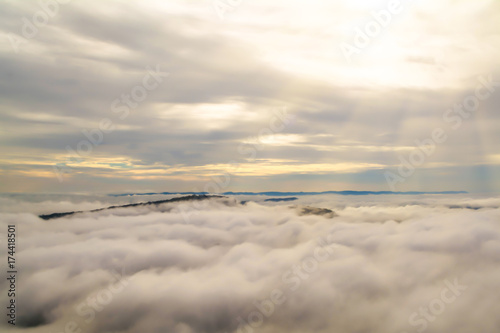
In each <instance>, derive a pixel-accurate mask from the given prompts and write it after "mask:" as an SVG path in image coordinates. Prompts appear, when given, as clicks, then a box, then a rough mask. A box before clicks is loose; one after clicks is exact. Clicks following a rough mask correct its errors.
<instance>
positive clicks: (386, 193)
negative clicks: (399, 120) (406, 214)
mask: <svg viewBox="0 0 500 333" xmlns="http://www.w3.org/2000/svg"><path fill="white" fill-rule="evenodd" d="M464 193H468V192H467V191H442V192H416V191H410V192H393V191H324V192H277V191H271V192H224V193H221V195H265V196H269V197H279V196H283V197H288V196H300V195H320V194H338V195H420V194H464ZM161 194H163V195H176V194H180V195H208V194H209V193H208V192H157V193H156V192H150V193H123V194H109V195H110V196H113V197H127V196H136V195H161Z"/></svg>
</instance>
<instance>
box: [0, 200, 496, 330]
mask: <svg viewBox="0 0 500 333" xmlns="http://www.w3.org/2000/svg"><path fill="white" fill-rule="evenodd" d="M158 197H163V198H166V197H170V196H158ZM241 198H243V199H245V196H243V197H241ZM139 199H140V198H139ZM238 199H240V197H238ZM251 199H252V200H256V202H247V203H246V204H245V205H227V204H224V203H222V202H221V203H219V202H217V200H215V201H210V202H204V203H203V204H201V203H200V205H197V206H195V205H188V206H184V208H181V206H173V209H171V210H169V211H167V212H166V211H158V210H156V209H151V210H149V211H148V210H143V208H144V207H141V210H140V211H138V210H137V207H131V208H128V209H125V208H124V209H117V210H112V211H108V212H104V211H101V212H96V213H93V214H84V215H75V216H73V217H71V218H61V219H56V220H51V221H43V220H41V219H39V218H38V217H36V215H35V214H33V213H30V211H32V212H35V211H36V212H39V211H40V207H42V206H43V205H50V206H53V207H54V208H56V206H59V207H58V209H59V208H61V207H67V208H69V207H72V209H76V210H82V209H84V208H87V207H95V206H107V205H109V204H111V203H113V204H120V203H121V204H124V203H129V202H131V201H130V200H137V198H134V197H119V198H116V197H95V196H85V195H79V196H65V200H66V202H61V201H59V200H60V199H57V197H56V196H52V198H51V196H47V197H43V196H32V197H29V196H14V197H13V196H10V198H3V201H2V202H3V203H4V204H5V205H8V206H10V207H11V212H10V213H6V212H4V213H2V214H1V220H2V225H3V227H2V233H3V234H2V237H5V234H4V232H5V230H7V225H9V224H16V225H17V232H18V251H17V253H16V256H17V261H18V265H19V271H20V274H19V275H18V278H19V280H18V291H19V294H18V297H17V302H18V323H17V324H18V325H17V327H16V331H27V332H28V331H31V332H40V333H44V332H63V331H64V327H65V325H68V323H72V324H70V326H71V325H73V324H74V325H76V327H78V328H80V329H82V331H83V332H102V331H114V332H137V331H145V332H146V331H147V332H154V331H168V332H176V333H177V332H179V333H185V332H197V333H198V332H207V333H208V332H228V333H229V332H238V329H241V330H240V331H239V332H251V331H250V330H249V329H253V330H254V331H255V332H263V333H280V332H304V331H307V332H315V333H320V332H321V333H324V332H337V331H339V332H353V333H354V332H360V331H369V332H374V333H379V332H380V333H382V332H384V333H386V332H397V333H400V332H417V330H418V329H423V327H425V330H422V331H425V332H440V333H447V332H450V333H451V332H454V333H455V332H470V331H476V332H490V331H491V330H495V329H496V328H498V327H500V321H499V320H498V318H497V316H495V314H496V313H498V305H497V301H496V298H495V297H496V296H495V295H496V294H495V293H494V292H492V291H494V290H497V289H498V279H499V278H500V270H499V269H498V265H497V262H498V260H499V259H500V229H499V226H498V219H499V217H500V210H499V207H500V198H498V197H493V196H478V195H474V196H472V195H469V194H461V195H452V196H450V195H420V196H404V197H394V196H391V197H388V196H365V197H343V196H337V195H319V196H300V197H299V199H298V200H296V201H295V202H294V203H297V205H300V206H303V207H305V206H311V207H321V208H325V209H331V210H333V211H335V212H336V213H337V214H338V216H336V217H335V218H333V219H326V218H324V217H322V216H317V215H306V216H299V215H298V214H297V212H296V211H295V210H293V209H290V208H289V204H288V203H276V202H265V201H264V200H265V199H266V197H260V196H252V197H251ZM30 205H32V207H31V209H30V208H29V207H30ZM451 205H455V206H456V207H453V208H452V209H450V207H449V206H451ZM467 205H470V206H477V207H480V209H478V210H471V209H467V207H466V206H467ZM51 209H52V207H51ZM16 210H17V212H16ZM20 211H24V213H21V212H20ZM187 213H189V214H187ZM186 215H187V216H188V217H189V218H188V219H187V220H186V219H185V216H186ZM450 285H451V286H454V285H455V286H458V287H453V288H455V289H456V288H458V289H456V290H455V289H453V288H452V287H450ZM7 287H8V285H7V281H5V280H4V281H2V282H1V284H0V289H1V292H2V293H3V294H5V293H6V288H7ZM450 288H451V289H450ZM464 288H465V289H464ZM454 292H456V293H457V295H458V296H456V295H455V294H454ZM280 293H281V294H280ZM442 295H444V296H445V298H443V299H445V300H448V299H453V301H452V302H451V301H450V302H449V303H446V302H444V301H441V299H442V297H443V296H442ZM454 295H455V296H454ZM271 299H274V300H279V301H280V302H278V303H279V304H278V303H269V302H271V301H270V300H271ZM441 303H442V304H441ZM271 305H272V306H271ZM441 305H442V306H443V307H444V308H443V309H441V308H440V307H441ZM429 307H431V308H430V309H428V310H426V311H428V315H429V316H430V317H429V318H432V320H430V319H426V317H425V316H426V315H425V314H422V313H421V308H424V309H426V308H429ZM432 307H434V308H432ZM259 309H260V310H259ZM271 309H272V311H271ZM256 313H261V316H262V318H263V320H262V323H260V324H259V325H257V326H258V327H257V326H255V325H256V323H258V322H259V321H258V319H259V316H258V315H256ZM266 313H267V314H269V315H266ZM381 318H384V320H381ZM252 320H253V321H252ZM242 323H243V324H242ZM250 323H253V325H254V326H255V327H253V326H247V325H250ZM1 325H3V326H2V330H3V331H6V332H10V331H12V332H13V330H12V329H11V328H10V327H8V326H7V325H6V323H5V321H4V322H2V324H1Z"/></svg>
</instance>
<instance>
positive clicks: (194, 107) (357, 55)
mask: <svg viewBox="0 0 500 333" xmlns="http://www.w3.org/2000/svg"><path fill="white" fill-rule="evenodd" d="M44 3H48V5H42V4H41V3H39V2H38V1H8V0H0V117H1V119H2V121H1V123H0V191H1V192H20V193H28V192H30V193H31V192H32V193H39V192H40V193H41V192H43V193H66V192H78V193H80V192H81V193H83V192H92V193H104V192H106V193H109V192H113V193H120V192H141V191H209V192H223V191H266V190H283V191H295V190H303V191H326V190H381V191H385V190H397V191H441V190H465V191H470V192H494V191H497V190H498V189H499V188H500V149H499V145H498V143H499V142H500V131H499V130H498V129H499V128H500V113H499V112H498V108H499V106H500V97H499V96H500V95H499V93H498V90H500V83H499V82H500V21H499V20H498V17H499V14H500V3H499V2H498V1H494V0H477V1H465V0H458V1H457V0H455V1H451V0H439V1H435V0H432V1H431V0H420V1H409V0H401V1H397V0H396V1H361V0H349V1H347V0H346V1H317V0H316V1H315V0H309V1H298V0H286V1H285V0H277V1H263V0H253V1H250V0H241V1H223V0H221V1H219V0H216V1H212V0H210V1H194V0H193V1H176V0H168V1H152V0H144V1H105V2H104V1H94V0H87V1H78V0H73V1H67V0H65V1H63V0H60V1H57V2H54V1H48V2H44ZM422 144H423V145H424V146H423V148H422V149H421V148H418V146H419V145H422Z"/></svg>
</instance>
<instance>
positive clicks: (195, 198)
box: [38, 194, 225, 220]
mask: <svg viewBox="0 0 500 333" xmlns="http://www.w3.org/2000/svg"><path fill="white" fill-rule="evenodd" d="M211 198H225V197H224V196H222V195H205V194H202V195H198V194H193V195H189V196H185V197H178V198H172V199H167V200H158V201H148V202H139V203H133V204H127V205H120V206H109V207H106V208H99V209H93V210H89V211H86V212H87V213H95V212H100V211H103V210H109V209H116V208H127V207H139V206H151V205H160V204H164V203H167V202H182V201H199V200H207V199H211ZM86 212H84V211H75V212H65V213H53V214H43V215H39V216H38V217H40V218H41V219H44V220H52V219H57V218H60V217H64V216H69V215H73V214H78V213H86Z"/></svg>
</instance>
